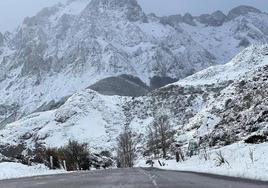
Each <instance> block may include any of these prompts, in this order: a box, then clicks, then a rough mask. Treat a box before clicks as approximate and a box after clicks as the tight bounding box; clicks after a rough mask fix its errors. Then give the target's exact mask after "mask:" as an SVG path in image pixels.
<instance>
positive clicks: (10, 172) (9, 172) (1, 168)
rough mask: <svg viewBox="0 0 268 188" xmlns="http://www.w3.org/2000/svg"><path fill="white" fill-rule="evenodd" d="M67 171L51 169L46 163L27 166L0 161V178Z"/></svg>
mask: <svg viewBox="0 0 268 188" xmlns="http://www.w3.org/2000/svg"><path fill="white" fill-rule="evenodd" d="M61 173H66V171H64V170H49V169H48V168H47V167H45V166H44V165H35V166H27V165H23V164H20V163H11V162H5V163H0V180H3V179H12V178H21V177H31V176H39V175H51V174H61Z"/></svg>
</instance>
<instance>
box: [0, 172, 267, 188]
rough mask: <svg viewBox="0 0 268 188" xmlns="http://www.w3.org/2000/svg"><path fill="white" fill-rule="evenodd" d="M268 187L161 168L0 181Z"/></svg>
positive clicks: (82, 187)
mask: <svg viewBox="0 0 268 188" xmlns="http://www.w3.org/2000/svg"><path fill="white" fill-rule="evenodd" d="M255 187H256V188H268V182H259V181H251V180H244V179H237V178H229V177H223V176H216V175H207V174H197V173H187V172H174V171H164V170H158V169H154V168H152V169H140V168H135V169H115V170H102V171H91V172H78V173H70V174H62V175H53V176H39V177H31V178H21V179H13V180H4V181H0V188H255Z"/></svg>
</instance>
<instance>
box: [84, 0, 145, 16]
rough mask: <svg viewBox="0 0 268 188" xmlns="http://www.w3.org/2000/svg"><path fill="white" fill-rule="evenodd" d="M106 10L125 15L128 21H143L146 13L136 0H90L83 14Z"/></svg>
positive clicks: (99, 12) (98, 12) (97, 13)
mask: <svg viewBox="0 0 268 188" xmlns="http://www.w3.org/2000/svg"><path fill="white" fill-rule="evenodd" d="M107 11H115V12H117V14H118V15H119V16H121V15H123V16H125V17H126V18H127V19H128V20H129V21H138V20H143V21H145V19H146V15H145V14H144V12H143V11H142V9H141V7H140V5H139V4H138V2H137V1H136V0H92V1H91V2H90V3H89V5H88V6H87V8H86V9H85V10H84V12H83V15H86V14H90V15H92V14H95V15H96V16H97V15H99V14H103V13H104V12H107Z"/></svg>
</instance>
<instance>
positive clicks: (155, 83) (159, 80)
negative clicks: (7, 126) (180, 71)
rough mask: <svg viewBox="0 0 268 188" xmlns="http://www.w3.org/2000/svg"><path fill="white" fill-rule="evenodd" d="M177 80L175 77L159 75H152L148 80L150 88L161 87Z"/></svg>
mask: <svg viewBox="0 0 268 188" xmlns="http://www.w3.org/2000/svg"><path fill="white" fill-rule="evenodd" d="M176 81H178V80H177V79H174V78H170V77H159V76H154V77H153V78H151V81H150V87H151V88H152V89H158V88H160V87H163V86H165V85H167V84H170V83H173V82H176Z"/></svg>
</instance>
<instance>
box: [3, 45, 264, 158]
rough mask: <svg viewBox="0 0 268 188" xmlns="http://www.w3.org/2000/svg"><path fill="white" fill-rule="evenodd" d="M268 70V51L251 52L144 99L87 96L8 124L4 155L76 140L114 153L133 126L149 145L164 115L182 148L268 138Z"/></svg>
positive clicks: (81, 94)
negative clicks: (149, 131) (149, 134)
mask: <svg viewBox="0 0 268 188" xmlns="http://www.w3.org/2000/svg"><path fill="white" fill-rule="evenodd" d="M267 67H268V46H267V45H264V46H252V47H249V48H247V49H245V50H244V51H243V52H241V53H240V54H239V55H237V56H236V57H235V58H234V59H233V60H232V61H231V62H230V63H228V64H226V65H224V66H223V65H219V66H215V67H213V68H209V69H206V70H204V71H202V72H200V73H197V74H195V75H193V76H191V77H189V78H186V79H185V80H182V81H179V82H177V83H174V84H171V85H168V86H166V87H163V88H160V89H158V90H155V91H153V92H151V93H149V94H148V95H146V96H143V97H138V98H132V97H120V96H104V95H101V94H98V93H97V92H95V91H92V90H90V89H86V90H83V91H80V92H78V93H76V94H74V95H73V96H71V97H70V98H69V99H68V100H67V101H66V102H65V103H64V104H63V105H62V106H60V107H59V108H57V109H55V110H52V111H46V112H41V113H34V114H32V115H29V116H26V117H24V118H22V119H21V120H19V121H17V122H14V123H12V124H8V125H6V126H5V127H4V129H2V130H1V131H0V137H1V141H0V145H1V148H2V151H3V154H4V155H8V154H9V153H10V150H12V151H13V152H12V154H14V148H15V151H16V153H20V152H23V151H25V149H26V148H28V149H31V150H32V149H34V148H36V147H38V146H40V145H46V146H50V147H58V146H62V145H64V144H66V143H67V142H68V140H69V139H76V140H79V141H81V142H87V143H90V146H91V148H92V149H93V148H94V149H96V150H106V149H109V150H113V148H114V146H115V143H116V136H117V135H118V134H119V132H120V130H121V129H122V126H124V125H126V124H127V125H130V126H131V127H132V128H133V129H134V130H135V131H136V132H137V133H139V134H140V141H141V142H143V140H144V139H145V137H144V133H145V132H146V127H147V126H148V125H149V124H150V123H151V122H152V121H153V120H154V117H155V114H156V113H158V112H159V111H160V112H161V113H165V114H166V115H168V116H169V119H170V122H171V123H172V125H173V126H174V128H175V130H176V131H177V137H176V139H177V141H178V142H182V143H188V141H189V140H190V139H193V138H196V139H197V138H198V139H200V140H202V144H204V145H210V146H214V145H220V146H222V145H227V144H231V143H234V142H236V141H240V140H243V139H245V138H247V137H248V136H250V135H252V134H265V135H267V134H268V131H267V129H268V127H267V121H268V119H267V107H266V106H267V104H266V102H265V101H267V94H268V93H267V92H268V91H267V88H268V87H267V86H268V85H267V84H268V82H267V78H268V74H267ZM218 70H221V74H222V75H223V76H222V77H221V79H218V74H217V71H218ZM238 70H240V71H238ZM236 72H238V73H239V74H237V75H236V76H235V77H234V76H233V74H232V73H234V74H236ZM210 73H211V74H210ZM200 78H201V79H203V80H202V82H200ZM211 80H218V81H217V82H211ZM187 82H188V83H187ZM196 83H198V84H196ZM208 135H209V136H208ZM211 138H214V139H213V140H210V139H211ZM4 148H5V149H4ZM10 148H11V149H10Z"/></svg>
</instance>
